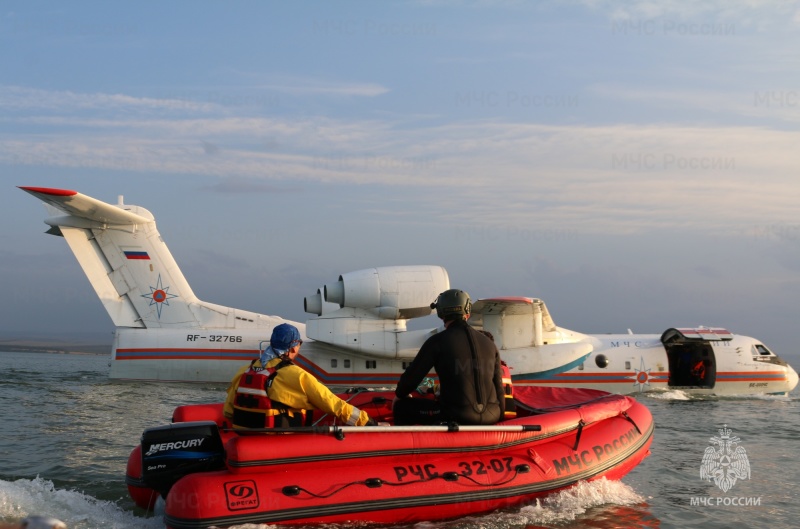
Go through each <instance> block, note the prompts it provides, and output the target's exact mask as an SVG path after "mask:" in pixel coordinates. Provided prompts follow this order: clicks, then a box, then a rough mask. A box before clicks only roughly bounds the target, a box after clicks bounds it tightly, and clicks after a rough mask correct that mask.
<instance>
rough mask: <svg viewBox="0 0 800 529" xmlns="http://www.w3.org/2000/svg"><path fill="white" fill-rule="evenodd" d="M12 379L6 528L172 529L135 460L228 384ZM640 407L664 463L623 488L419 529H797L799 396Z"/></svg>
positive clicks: (1, 495)
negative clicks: (716, 441)
mask: <svg viewBox="0 0 800 529" xmlns="http://www.w3.org/2000/svg"><path fill="white" fill-rule="evenodd" d="M0 373H3V375H2V377H0V378H1V379H0V418H1V419H2V427H1V428H0V525H2V522H10V521H16V520H19V519H20V518H23V517H24V516H26V515H27V514H46V515H50V516H54V517H56V518H60V519H61V520H63V521H65V522H66V523H67V526H68V527H69V528H70V529H93V528H114V529H134V528H135V529H163V527H164V524H163V522H162V520H161V518H160V513H159V512H158V511H159V509H163V505H158V506H157V507H156V511H157V512H156V515H155V516H153V515H148V514H147V513H144V512H143V511H142V510H140V509H138V508H136V507H135V506H134V505H133V502H132V501H131V500H130V499H129V498H128V494H127V489H126V486H125V465H126V463H127V460H128V454H129V453H130V451H131V450H132V449H133V447H134V446H135V445H136V444H137V443H138V442H139V437H140V436H141V433H142V431H143V430H144V429H145V428H147V427H150V426H157V425H160V424H166V423H167V422H169V420H170V417H171V415H172V410H173V409H174V408H175V407H176V406H178V405H180V404H189V403H203V402H218V401H221V400H222V399H223V397H224V392H225V384H217V385H211V384H207V385H192V384H170V385H166V384H152V383H130V382H112V381H109V380H108V378H107V373H108V358H107V357H105V356H92V355H58V354H35V353H2V352H0ZM641 400H642V401H643V402H644V403H645V404H646V405H647V406H648V408H650V410H651V412H652V413H653V416H654V418H655V421H656V436H655V440H654V441H653V445H652V447H651V451H652V455H651V456H650V457H649V458H647V459H645V461H644V462H643V463H642V464H641V465H639V466H638V467H637V468H636V469H634V470H633V472H631V473H630V474H629V475H628V476H627V477H625V478H624V479H623V480H622V481H621V482H608V481H600V482H593V483H589V484H582V485H581V486H579V487H576V488H574V489H572V490H570V491H567V492H563V493H560V494H554V495H551V496H548V497H546V498H545V499H543V500H542V501H539V502H537V503H534V504H532V505H529V506H526V507H523V508H521V509H516V510H513V511H507V512H501V513H494V514H492V515H488V516H483V517H475V518H465V519H461V520H455V521H450V522H437V523H428V524H418V525H417V526H416V527H415V529H478V528H480V529H517V528H520V529H522V528H535V527H553V528H564V529H577V528H585V527H591V528H611V527H664V528H667V527H681V528H695V527H696V528H701V527H702V528H717V527H718V528H727V527H765V526H769V527H772V528H790V527H796V525H797V523H796V520H797V519H800V505H798V504H797V501H796V492H795V487H796V485H797V484H798V483H800V463H798V462H797V461H796V459H795V454H796V453H797V449H796V446H797V438H798V436H799V434H800V416H799V415H798V409H799V408H800V394H798V391H797V390H795V392H793V393H792V394H791V395H790V396H789V397H774V396H763V397H742V398H690V397H688V396H686V395H685V394H683V393H681V392H669V393H664V394H657V395H655V396H645V397H641ZM724 424H727V425H728V427H729V428H730V429H732V430H733V434H734V435H736V436H738V437H739V438H740V439H741V443H740V445H741V446H743V447H744V448H745V449H746V451H747V457H748V460H749V465H750V469H751V475H750V479H745V480H739V481H737V482H736V484H735V485H734V486H733V488H731V489H730V490H728V491H727V492H723V491H722V490H721V489H720V488H719V487H718V486H717V485H715V484H714V483H713V482H708V481H704V480H702V479H700V466H701V463H702V458H703V453H704V451H705V449H706V448H707V447H709V446H711V445H710V442H709V439H710V438H711V437H713V436H718V435H719V433H718V432H717V430H718V429H719V428H722V427H723V425H724ZM701 502H702V503H701ZM264 527H267V526H253V525H251V526H240V529H256V528H259V529H263V528H264ZM337 529H341V527H337Z"/></svg>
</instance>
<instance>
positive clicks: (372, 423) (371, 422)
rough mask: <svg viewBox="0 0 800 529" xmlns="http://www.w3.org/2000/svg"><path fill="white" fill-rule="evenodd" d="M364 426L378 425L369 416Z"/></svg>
mask: <svg viewBox="0 0 800 529" xmlns="http://www.w3.org/2000/svg"><path fill="white" fill-rule="evenodd" d="M364 426H378V423H377V422H376V421H375V419H373V418H371V417H370V419H369V420H368V421H367V424H365V425H364Z"/></svg>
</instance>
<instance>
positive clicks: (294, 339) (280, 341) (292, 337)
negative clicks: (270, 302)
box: [269, 323, 303, 354]
mask: <svg viewBox="0 0 800 529" xmlns="http://www.w3.org/2000/svg"><path fill="white" fill-rule="evenodd" d="M301 343H303V341H302V340H301V339H300V331H298V330H297V327H295V326H294V325H290V324H288V323H281V324H280V325H278V326H277V327H275V328H274V329H272V338H270V339H269V345H270V347H272V350H273V351H275V352H276V353H278V354H284V353H285V352H286V351H288V350H289V349H291V348H292V347H294V346H295V345H299V344H301Z"/></svg>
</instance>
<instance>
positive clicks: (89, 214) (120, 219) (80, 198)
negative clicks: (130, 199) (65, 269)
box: [19, 186, 154, 225]
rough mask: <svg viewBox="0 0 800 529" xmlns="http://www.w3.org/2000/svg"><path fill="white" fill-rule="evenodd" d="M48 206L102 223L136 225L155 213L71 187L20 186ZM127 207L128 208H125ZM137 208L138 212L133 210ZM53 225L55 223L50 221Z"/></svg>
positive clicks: (149, 220) (150, 218)
mask: <svg viewBox="0 0 800 529" xmlns="http://www.w3.org/2000/svg"><path fill="white" fill-rule="evenodd" d="M19 188H20V189H22V190H23V191H25V192H27V193H30V194H31V195H33V196H35V197H36V198H38V199H39V200H41V201H42V202H44V203H45V204H47V205H48V206H51V207H53V208H55V209H56V210H58V211H61V212H63V213H65V214H66V215H72V216H74V217H78V218H81V219H87V220H91V221H94V222H99V223H102V224H120V225H134V224H145V223H148V222H152V221H153V220H154V217H153V215H152V214H151V213H150V212H149V211H147V210H145V209H144V208H139V207H137V206H122V205H120V206H112V205H111V204H106V203H105V202H102V201H100V200H97V199H95V198H92V197H90V196H86V195H84V194H82V193H78V192H77V191H71V190H69V189H52V188H49V187H26V186H19ZM124 207H127V208H128V209H123V208H124ZM132 210H136V212H134V211H132ZM48 224H51V225H53V224H54V223H48Z"/></svg>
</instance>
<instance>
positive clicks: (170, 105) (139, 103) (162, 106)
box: [0, 85, 214, 112]
mask: <svg viewBox="0 0 800 529" xmlns="http://www.w3.org/2000/svg"><path fill="white" fill-rule="evenodd" d="M0 108H5V109H7V110H16V111H19V110H50V111H58V112H73V111H78V110H119V109H123V108H124V109H139V110H160V111H163V110H172V111H175V110H178V111H192V112H208V111H211V110H212V109H213V108H214V105H211V104H209V103H197V102H193V101H187V100H183V99H169V98H167V99H155V98H149V97H132V96H128V95H124V94H103V93H93V94H85V93H76V92H70V91H51V90H40V89H36V88H28V87H22V86H7V85H6V86H0Z"/></svg>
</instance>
